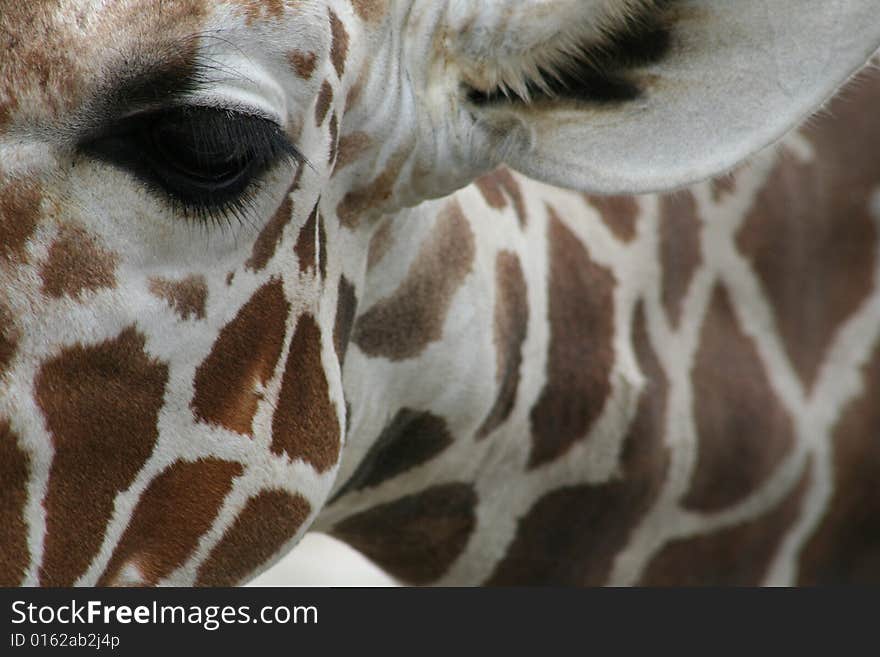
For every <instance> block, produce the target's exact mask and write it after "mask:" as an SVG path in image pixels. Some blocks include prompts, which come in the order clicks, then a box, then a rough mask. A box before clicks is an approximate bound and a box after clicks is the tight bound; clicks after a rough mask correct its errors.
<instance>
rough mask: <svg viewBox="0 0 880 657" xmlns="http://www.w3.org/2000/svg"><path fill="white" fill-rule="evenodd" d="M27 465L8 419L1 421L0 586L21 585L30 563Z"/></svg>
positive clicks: (28, 471) (1, 419) (26, 458)
mask: <svg viewBox="0 0 880 657" xmlns="http://www.w3.org/2000/svg"><path fill="white" fill-rule="evenodd" d="M30 464H31V459H30V456H29V455H28V454H27V452H25V451H24V450H23V449H21V448H20V447H19V446H18V436H17V435H16V433H15V432H14V431H13V430H12V428H11V427H10V426H9V420H7V419H6V418H0V482H3V483H2V484H0V527H3V531H0V586H18V585H19V584H21V582H22V580H23V579H24V576H25V571H26V570H27V567H28V563H29V562H30V550H29V549H28V525H27V522H26V521H25V516H24V513H25V505H26V504H27V499H28V491H27V485H28V477H29V476H30Z"/></svg>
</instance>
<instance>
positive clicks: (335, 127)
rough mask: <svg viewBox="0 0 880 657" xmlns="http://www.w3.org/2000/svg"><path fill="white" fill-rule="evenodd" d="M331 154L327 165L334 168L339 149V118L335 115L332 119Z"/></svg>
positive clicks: (330, 129)
mask: <svg viewBox="0 0 880 657" xmlns="http://www.w3.org/2000/svg"><path fill="white" fill-rule="evenodd" d="M329 131H330V154H329V155H328V156H327V165H328V166H331V167H332V166H333V165H334V164H335V162H336V153H337V149H338V148H339V117H337V116H336V114H334V115H333V116H332V117H330V128H329Z"/></svg>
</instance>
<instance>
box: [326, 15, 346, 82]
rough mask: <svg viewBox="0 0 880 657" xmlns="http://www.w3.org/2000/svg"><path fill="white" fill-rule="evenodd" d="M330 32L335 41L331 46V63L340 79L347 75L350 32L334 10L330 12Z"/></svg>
mask: <svg viewBox="0 0 880 657" xmlns="http://www.w3.org/2000/svg"><path fill="white" fill-rule="evenodd" d="M330 31H331V33H332V36H333V41H332V42H331V44H330V61H332V62H333V68H335V69H336V75H338V76H339V77H340V78H341V77H342V75H343V73H345V60H346V59H347V58H348V41H349V38H348V32H347V31H346V29H345V25H343V23H342V21H341V20H339V16H337V15H336V12H335V11H333V10H332V9H331V10H330Z"/></svg>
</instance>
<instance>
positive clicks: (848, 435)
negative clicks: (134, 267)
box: [315, 79, 880, 584]
mask: <svg viewBox="0 0 880 657" xmlns="http://www.w3.org/2000/svg"><path fill="white" fill-rule="evenodd" d="M877 90H878V85H877V84H876V79H874V80H873V81H872V84H870V85H867V86H865V87H863V88H862V90H861V91H860V92H857V93H858V94H859V98H858V100H859V102H856V103H854V102H853V101H852V99H851V98H850V99H849V103H848V104H847V105H846V108H843V105H842V104H841V109H840V111H841V112H846V114H847V116H846V117H843V118H840V119H838V120H837V121H831V120H825V121H823V122H821V123H819V124H817V125H816V126H814V127H812V128H810V129H808V130H806V131H805V132H804V133H801V134H795V135H793V136H791V137H790V138H789V139H788V140H787V141H786V143H785V144H784V146H783V147H782V148H781V149H778V150H776V151H768V152H765V153H763V154H762V155H761V156H759V157H757V158H755V159H754V160H753V161H752V162H751V163H750V165H749V166H748V167H747V168H743V169H742V170H740V171H738V172H736V173H735V174H734V175H732V176H730V177H728V178H724V179H720V180H718V181H714V182H707V183H705V184H701V185H697V186H695V187H693V188H691V189H689V190H687V191H684V192H680V193H677V194H672V195H667V196H644V197H626V198H624V197H621V198H610V199H609V198H606V199H600V198H594V197H584V196H582V195H579V194H576V193H572V192H564V191H561V190H559V189H556V188H551V187H547V186H544V185H541V184H538V183H534V182H532V181H529V180H528V179H526V178H523V177H520V176H518V175H516V174H511V173H509V172H507V171H505V170H500V171H498V172H495V173H494V174H491V175H489V176H486V177H484V178H482V179H480V180H479V181H478V182H477V183H476V184H475V185H472V186H470V187H467V188H465V189H463V190H461V191H460V192H458V193H456V194H454V195H453V196H451V197H449V198H447V199H445V200H442V201H438V202H435V203H430V204H423V205H422V206H420V207H419V208H418V209H416V210H411V211H407V212H406V213H404V214H401V215H398V216H396V217H394V218H392V219H388V220H386V223H385V224H380V225H379V226H378V227H377V230H376V232H375V234H374V237H373V239H372V243H371V248H370V253H369V260H370V263H369V265H368V272H367V275H366V278H365V282H364V286H363V290H362V291H361V293H360V298H359V306H358V307H359V311H358V312H359V314H358V316H357V319H356V320H355V322H354V328H353V331H352V345H351V347H350V348H349V352H348V360H347V362H346V364H345V373H344V380H345V387H346V398H347V400H348V404H349V406H350V412H349V417H350V426H349V430H348V444H347V446H346V451H345V457H344V460H343V465H342V468H341V471H340V475H339V477H338V479H337V485H336V488H335V491H334V493H333V495H332V497H331V501H330V503H329V505H328V507H327V508H326V509H325V510H324V511H323V512H322V514H321V516H319V518H318V521H317V523H316V525H315V527H316V528H317V529H319V530H322V531H328V532H330V533H331V534H333V535H335V536H337V537H339V538H341V539H343V540H346V541H348V542H349V543H350V544H352V545H353V546H355V547H356V548H358V549H360V550H362V551H363V552H364V553H365V554H366V555H367V556H369V557H371V558H372V559H374V560H376V561H377V562H378V563H379V565H381V566H383V567H385V568H386V569H388V570H389V571H390V572H391V573H392V574H394V575H396V576H398V577H400V578H401V579H403V580H405V581H408V582H413V583H419V584H423V583H435V582H439V583H450V584H451V583H461V582H478V581H482V582H489V583H497V584H526V583H567V584H573V583H577V584H602V583H615V584H632V583H673V582H679V583H680V582H694V583H696V582H701V583H706V582H716V583H793V582H797V581H803V582H810V581H823V580H824V579H826V578H828V577H832V576H834V575H832V574H831V573H830V571H829V570H828V568H829V566H828V565H827V564H828V563H830V560H831V558H832V557H833V556H835V555H836V557H837V558H838V559H840V558H841V557H842V556H843V554H844V551H848V552H846V554H847V555H848V558H850V559H852V560H853V561H852V562H851V563H852V566H851V567H850V569H849V570H848V571H847V572H846V573H844V578H845V577H846V576H848V575H850V574H854V573H856V572H857V571H858V570H859V569H865V568H867V567H868V566H870V565H871V564H873V565H874V566H876V557H871V556H870V555H871V554H872V552H871V550H870V549H869V548H870V546H868V545H864V544H860V543H859V542H858V541H855V540H852V539H849V538H847V534H846V532H838V534H837V535H835V534H834V533H833V532H834V529H835V528H839V527H840V525H841V523H844V524H845V523H847V522H850V521H852V513H859V512H855V511H853V510H852V504H853V496H856V498H858V496H859V495H860V494H862V493H863V492H864V491H863V484H864V483H865V482H864V481H863V480H861V479H859V474H858V473H855V474H853V473H852V472H850V470H848V469H847V468H849V469H852V467H853V463H852V462H851V459H852V455H851V452H852V451H853V450H854V449H856V450H857V449H858V445H860V444H864V441H870V436H871V435H872V434H873V435H876V431H877V428H878V425H877V418H876V417H875V416H876V413H874V415H873V416H872V415H871V413H870V411H869V409H867V408H866V407H865V403H866V402H865V399H867V398H869V397H870V395H871V394H872V391H873V392H874V393H876V385H877V378H878V377H877V365H876V363H877V359H878V354H876V353H874V352H873V345H875V344H876V343H877V338H878V335H877V334H878V327H880V321H878V320H880V303H878V298H877V295H876V294H874V290H875V289H876V285H877V279H878V268H877V259H876V249H877V234H878V229H877V222H878V220H880V216H878V214H880V213H878V212H877V202H878V198H880V191H878V184H877V181H880V171H877V170H876V164H873V165H871V164H870V163H866V165H865V168H863V169H864V170H862V171H861V172H860V173H854V172H853V171H852V166H851V159H850V158H852V157H855V156H856V155H857V153H859V152H861V149H863V147H864V143H863V142H864V140H865V139H872V140H874V143H876V144H877V145H878V146H880V139H878V138H880V133H878V131H877V130H876V128H874V127H873V126H869V125H867V124H865V123H864V122H862V123H861V124H858V123H857V124H858V125H860V126H861V127H862V128H864V129H863V130H862V132H861V135H860V137H858V138H856V139H853V138H851V137H850V138H848V139H847V138H843V137H842V136H841V129H842V126H843V125H844V124H846V122H847V120H849V121H850V124H852V122H853V121H856V122H857V121H858V117H859V116H861V114H860V112H863V108H864V107H865V106H867V105H870V104H872V103H873V102H874V100H875V97H876V95H877ZM867 150H868V152H872V150H876V149H867ZM843 162H846V163H847V166H846V167H842V166H839V163H843ZM817 174H822V176H823V177H822V180H821V184H817V185H815V186H814V187H812V188H809V186H808V185H809V182H810V181H814V182H815V181H817V180H818V178H817ZM840 189H850V190H853V189H855V190H858V191H857V192H855V193H854V194H852V193H851V194H848V195H845V194H841V192H840ZM841 211H847V212H848V213H849V214H848V215H847V216H849V217H850V218H851V219H850V220H849V221H847V222H843V221H841V220H839V219H838V215H839V213H840V212H841ZM391 227H393V229H392V228H391ZM391 235H393V239H392V238H391V237H390V236H391ZM841 251H843V253H841ZM844 254H845V255H844ZM817 260H818V262H817ZM819 263H821V264H819ZM805 286H806V287H807V288H809V289H808V290H807V292H806V293H805V291H804V287H805ZM805 297H806V298H809V299H810V300H811V301H810V302H809V303H806V302H804V298H805ZM872 363H873V365H872ZM840 382H845V384H844V385H841V384H840ZM866 413H867V416H866ZM865 471H866V470H865V468H864V467H863V469H862V473H863V474H864V472H865ZM847 477H849V479H847ZM847 509H849V514H850V515H849V516H847V513H848V511H847ZM862 512H864V510H863V511H862ZM498 555H501V556H500V558H499V557H498ZM837 574H838V575H839V574H840V573H837Z"/></svg>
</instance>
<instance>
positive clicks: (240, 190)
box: [80, 106, 305, 225]
mask: <svg viewBox="0 0 880 657" xmlns="http://www.w3.org/2000/svg"><path fill="white" fill-rule="evenodd" d="M80 150H81V151H82V152H83V153H85V154H87V155H89V156H90V157H93V158H95V159H97V160H100V161H103V162H106V163H108V164H110V165H112V166H115V167H117V168H120V169H122V170H125V171H128V172H129V173H131V174H132V175H134V176H135V177H136V178H137V179H138V180H140V181H141V182H142V183H144V184H145V185H146V186H147V188H148V189H150V190H151V191H152V192H154V193H157V194H159V195H161V196H162V197H163V199H164V200H166V201H167V202H168V203H169V204H170V205H171V207H172V209H173V210H174V212H175V213H177V214H180V215H182V216H184V217H185V218H187V219H194V220H197V221H199V222H202V223H206V224H220V223H226V224H227V225H228V224H231V223H232V221H233V220H236V221H238V222H242V221H244V220H245V219H246V218H247V217H248V216H249V215H250V212H251V210H252V206H253V202H254V200H255V198H256V196H257V193H258V192H259V190H260V188H261V181H262V179H263V178H264V176H265V174H266V173H267V172H268V171H269V170H271V169H272V168H274V167H276V166H277V165H279V164H282V163H285V164H289V165H294V164H298V163H300V162H303V161H305V158H304V157H303V155H302V154H301V153H300V152H299V150H298V149H297V148H296V147H295V146H294V145H293V144H292V143H291V142H290V140H289V139H288V137H287V135H286V134H285V133H284V132H283V131H282V129H281V128H280V126H278V125H277V124H276V123H275V122H274V121H271V120H269V119H267V118H264V117H261V116H256V115H253V114H247V113H244V112H240V111H232V110H227V109H219V108H214V107H201V106H181V107H172V108H167V109H162V110H158V111H153V112H149V113H144V114H137V115H134V116H130V117H127V118H125V119H122V120H121V121H119V122H118V123H116V124H114V125H113V126H111V127H110V128H109V129H107V130H105V131H103V132H102V133H100V134H99V135H97V136H93V137H92V138H91V139H89V140H88V141H87V142H85V143H83V144H81V146H80Z"/></svg>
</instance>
